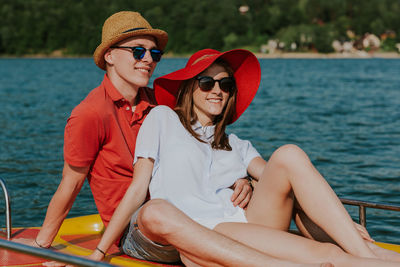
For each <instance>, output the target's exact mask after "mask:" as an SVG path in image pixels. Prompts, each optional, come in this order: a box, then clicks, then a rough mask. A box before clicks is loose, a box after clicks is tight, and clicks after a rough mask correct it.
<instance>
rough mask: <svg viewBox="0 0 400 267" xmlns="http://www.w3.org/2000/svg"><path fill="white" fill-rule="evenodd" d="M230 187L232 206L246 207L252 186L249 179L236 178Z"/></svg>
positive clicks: (251, 193) (251, 192)
mask: <svg viewBox="0 0 400 267" xmlns="http://www.w3.org/2000/svg"><path fill="white" fill-rule="evenodd" d="M231 188H232V189H233V194H232V197H231V201H232V202H233V206H235V207H236V206H239V207H241V208H242V209H244V208H246V207H247V204H248V203H249V201H250V199H251V196H252V195H253V188H252V187H251V186H250V184H249V180H247V179H246V178H241V179H238V180H236V182H235V183H234V184H233V186H232V187H231Z"/></svg>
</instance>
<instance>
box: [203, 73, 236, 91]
mask: <svg viewBox="0 0 400 267" xmlns="http://www.w3.org/2000/svg"><path fill="white" fill-rule="evenodd" d="M196 80H198V81H199V87H200V89H201V90H203V91H205V92H208V91H211V90H212V89H213V88H214V85H215V82H218V84H219V88H221V90H222V91H224V92H225V93H228V92H229V93H232V92H233V91H234V89H235V79H234V78H233V77H225V78H222V79H220V80H214V78H212V77H210V76H198V77H196Z"/></svg>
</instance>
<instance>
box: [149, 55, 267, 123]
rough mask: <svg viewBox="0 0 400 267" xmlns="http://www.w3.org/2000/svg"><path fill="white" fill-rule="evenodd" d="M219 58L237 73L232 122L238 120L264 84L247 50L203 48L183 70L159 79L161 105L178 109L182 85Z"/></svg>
mask: <svg viewBox="0 0 400 267" xmlns="http://www.w3.org/2000/svg"><path fill="white" fill-rule="evenodd" d="M218 58H221V59H223V60H224V61H226V62H227V63H228V64H229V66H230V67H231V68H232V69H233V72H234V74H233V76H234V77H235V81H236V87H237V97H236V113H235V115H234V118H233V120H232V121H231V122H230V123H233V122H234V121H236V120H237V119H238V118H239V117H240V115H242V113H243V112H244V111H245V110H246V108H247V107H248V106H249V105H250V103H251V101H252V100H253V98H254V96H255V95H256V93H257V90H258V87H259V85H260V81H261V68H260V63H259V62H258V60H257V57H256V56H255V55H254V54H253V53H251V52H250V51H247V50H244V49H234V50H230V51H227V52H219V51H217V50H214V49H203V50H200V51H198V52H196V53H194V54H193V55H192V56H191V57H190V58H189V61H188V62H187V64H186V66H185V67H184V68H183V69H180V70H177V71H174V72H172V73H170V74H167V75H164V76H161V77H159V78H157V79H155V81H154V92H155V95H156V100H157V103H158V104H159V105H166V106H169V107H170V108H174V107H175V105H176V98H177V95H178V89H179V86H180V84H181V83H182V82H183V81H184V80H188V79H192V78H194V77H196V76H197V75H199V74H200V73H202V72H203V71H204V70H205V69H207V68H208V67H209V66H211V65H212V64H213V63H214V62H215V61H216V60H217V59H218Z"/></svg>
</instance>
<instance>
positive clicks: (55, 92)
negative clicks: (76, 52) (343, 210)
mask: <svg viewBox="0 0 400 267" xmlns="http://www.w3.org/2000/svg"><path fill="white" fill-rule="evenodd" d="M185 62H186V59H164V60H163V61H161V62H160V63H159V66H158V67H157V70H156V72H155V74H154V77H157V76H159V75H162V74H165V73H168V72H170V71H173V70H175V69H177V68H180V67H183V66H184V64H185ZM260 63H261V67H262V81H261V86H260V89H259V91H258V93H257V96H256V98H255V99H254V101H253V103H252V104H251V106H250V108H249V109H248V110H247V111H246V112H245V113H244V115H243V116H242V117H241V118H240V119H239V120H238V121H237V122H236V123H235V124H234V125H233V126H231V127H230V128H229V131H231V132H235V133H236V134H238V135H239V136H240V137H242V138H245V139H249V140H251V141H252V142H253V144H254V146H255V147H256V148H257V149H258V150H259V151H260V153H261V154H262V155H263V156H264V157H265V158H268V157H269V155H271V153H272V152H273V151H274V150H275V149H276V148H278V147H279V146H281V145H283V144H286V143H293V144H297V145H299V146H300V147H302V148H303V149H304V150H305V151H306V152H307V153H308V154H309V156H310V158H311V160H312V161H313V163H314V164H315V165H316V167H317V168H318V170H319V171H320V172H321V173H322V174H323V175H324V176H325V178H326V179H327V180H328V182H329V183H330V184H331V186H332V187H333V189H334V190H335V191H336V193H337V194H338V195H339V196H340V197H345V198H353V199H359V200H365V201H375V202H385V203H391V204H396V205H400V109H399V106H400V60H390V59H362V60H351V59H337V60H323V59H321V60H319V59H318V60H317V59H312V60H306V59H301V60H290V59H273V60H271V59H261V60H260ZM103 75H104V73H103V72H102V71H100V70H98V69H97V67H96V66H95V65H94V63H93V61H92V59H0V176H1V177H3V178H4V179H5V180H6V182H7V185H8V189H9V191H10V192H11V198H12V215H13V224H14V225H16V226H38V225H40V224H41V222H42V220H43V218H44V215H45V212H46V208H47V205H48V202H49V201H50V199H51V196H52V194H53V193H54V191H55V190H56V188H57V185H58V183H59V181H60V177H61V170H62V166H63V155H62V146H63V131H64V126H65V123H66V119H67V118H68V116H69V114H70V112H71V110H72V108H73V107H74V106H76V105H77V104H79V102H80V101H81V100H82V99H83V98H84V97H85V96H86V95H87V93H88V92H89V91H90V90H91V89H92V88H94V87H96V86H97V85H98V84H99V83H100V82H101V79H102V77H103ZM349 211H350V212H351V214H352V216H353V217H354V218H355V219H356V218H357V210H356V209H354V208H349ZM94 212H96V208H95V206H94V202H93V198H92V196H91V193H90V189H89V187H88V185H87V184H85V186H84V188H83V191H82V192H81V193H80V194H79V196H78V198H77V201H76V203H75V205H74V207H73V209H72V211H71V212H70V215H69V216H70V217H72V216H77V215H84V214H89V213H94ZM0 214H4V200H3V199H1V200H0ZM367 215H368V230H369V231H370V233H371V234H372V236H373V237H374V238H375V239H377V240H381V241H386V242H397V243H400V212H387V211H381V210H367ZM327 216H329V211H327ZM0 226H1V227H2V226H4V221H3V219H1V218H0Z"/></svg>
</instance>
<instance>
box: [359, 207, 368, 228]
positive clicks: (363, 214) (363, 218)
mask: <svg viewBox="0 0 400 267" xmlns="http://www.w3.org/2000/svg"><path fill="white" fill-rule="evenodd" d="M358 221H359V223H360V224H361V225H362V226H364V227H367V214H366V208H365V206H363V205H360V206H359V208H358Z"/></svg>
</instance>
